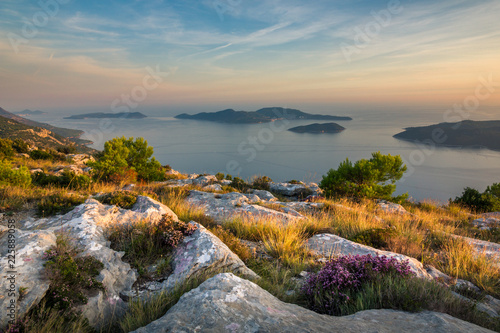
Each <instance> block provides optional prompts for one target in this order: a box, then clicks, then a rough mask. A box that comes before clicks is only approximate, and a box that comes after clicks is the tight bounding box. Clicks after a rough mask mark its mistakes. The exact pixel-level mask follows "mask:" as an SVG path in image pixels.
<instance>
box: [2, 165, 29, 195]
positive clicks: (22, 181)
mask: <svg viewBox="0 0 500 333" xmlns="http://www.w3.org/2000/svg"><path fill="white" fill-rule="evenodd" d="M0 184H8V185H14V186H20V187H24V188H25V187H28V186H29V185H30V184H31V173H30V171H29V170H28V168H26V167H25V166H23V165H22V166H20V167H19V169H13V168H12V166H11V164H10V162H8V161H6V160H0Z"/></svg>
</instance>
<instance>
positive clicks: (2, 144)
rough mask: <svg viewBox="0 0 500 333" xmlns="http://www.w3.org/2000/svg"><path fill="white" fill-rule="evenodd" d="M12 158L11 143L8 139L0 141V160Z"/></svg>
mask: <svg viewBox="0 0 500 333" xmlns="http://www.w3.org/2000/svg"><path fill="white" fill-rule="evenodd" d="M12 156H14V150H13V149H12V141H11V140H9V139H0V158H5V157H12Z"/></svg>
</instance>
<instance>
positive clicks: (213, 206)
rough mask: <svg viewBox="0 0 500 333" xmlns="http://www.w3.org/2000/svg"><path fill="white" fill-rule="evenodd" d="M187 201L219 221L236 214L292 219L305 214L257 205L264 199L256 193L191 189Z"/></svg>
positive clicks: (283, 219) (284, 219)
mask: <svg viewBox="0 0 500 333" xmlns="http://www.w3.org/2000/svg"><path fill="white" fill-rule="evenodd" d="M186 200H187V202H188V203H190V204H192V205H195V206H199V207H202V208H204V209H205V215H207V216H210V217H212V218H213V219H215V220H216V221H218V222H223V221H224V220H226V219H228V218H231V217H234V216H254V217H274V218H277V219H279V220H282V221H291V220H295V219H297V218H303V217H304V216H303V215H301V214H300V213H298V212H297V211H295V210H293V209H289V210H288V211H287V212H286V213H285V212H282V211H277V210H274V209H271V208H267V207H263V206H259V205H257V203H259V202H261V201H262V200H261V199H260V198H259V197H258V196H257V195H255V194H242V193H238V192H231V193H225V194H216V193H208V192H201V191H191V192H190V194H189V196H188V197H187V199H186Z"/></svg>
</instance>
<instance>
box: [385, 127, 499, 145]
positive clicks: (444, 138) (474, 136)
mask: <svg viewBox="0 0 500 333" xmlns="http://www.w3.org/2000/svg"><path fill="white" fill-rule="evenodd" d="M394 137H395V138H396V139H400V140H405V141H414V142H429V141H428V140H431V142H433V143H434V144H436V145H438V146H451V147H453V146H454V147H462V148H483V147H484V148H488V149H491V150H497V151H498V150H500V120H491V121H473V120H464V121H461V122H457V123H440V124H436V125H430V126H422V127H408V128H405V131H404V132H401V133H398V134H396V135H394Z"/></svg>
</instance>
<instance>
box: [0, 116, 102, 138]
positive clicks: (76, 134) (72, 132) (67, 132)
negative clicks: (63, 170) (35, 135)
mask: <svg viewBox="0 0 500 333" xmlns="http://www.w3.org/2000/svg"><path fill="white" fill-rule="evenodd" d="M0 116H2V117H5V118H8V119H12V120H14V121H16V122H18V123H21V124H24V125H27V126H32V127H41V128H45V129H46V130H49V131H51V132H54V133H55V134H58V135H60V136H63V137H65V138H67V139H69V140H70V141H72V142H74V143H77V144H90V143H92V142H91V141H89V140H83V139H80V135H82V134H83V133H84V132H83V131H82V130H76V129H71V128H63V127H56V126H52V125H49V124H45V123H39V122H37V121H34V120H30V119H26V118H23V117H20V116H18V115H15V114H13V113H12V112H9V111H7V110H5V109H3V108H1V107H0Z"/></svg>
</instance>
